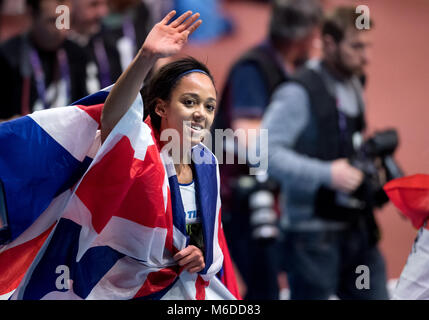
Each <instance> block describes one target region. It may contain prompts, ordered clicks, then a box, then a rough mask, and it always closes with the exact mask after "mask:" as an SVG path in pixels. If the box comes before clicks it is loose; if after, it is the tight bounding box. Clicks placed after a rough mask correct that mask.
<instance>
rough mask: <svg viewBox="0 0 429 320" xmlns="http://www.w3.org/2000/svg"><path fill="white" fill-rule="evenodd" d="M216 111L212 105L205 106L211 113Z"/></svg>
mask: <svg viewBox="0 0 429 320" xmlns="http://www.w3.org/2000/svg"><path fill="white" fill-rule="evenodd" d="M215 109H216V107H215V106H213V105H211V104H208V105H207V110H209V111H210V112H211V111H214V110H215Z"/></svg>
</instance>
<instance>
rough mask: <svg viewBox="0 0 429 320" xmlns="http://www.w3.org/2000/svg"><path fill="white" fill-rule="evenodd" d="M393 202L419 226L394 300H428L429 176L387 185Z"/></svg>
mask: <svg viewBox="0 0 429 320" xmlns="http://www.w3.org/2000/svg"><path fill="white" fill-rule="evenodd" d="M384 190H385V191H386V194H387V195H388V197H389V198H390V200H391V201H392V202H393V203H394V205H395V206H396V207H397V208H398V209H399V210H400V211H401V212H402V213H403V214H404V215H405V216H406V217H408V218H409V219H410V221H411V223H412V224H413V226H414V227H415V228H418V229H419V232H418V235H417V237H416V239H415V241H414V244H413V247H412V250H411V252H410V255H409V256H408V259H407V263H406V265H405V267H404V269H403V270H402V273H401V276H400V278H399V281H398V284H397V286H396V288H395V291H394V295H393V299H398V300H414V299H416V300H423V299H424V300H429V268H428V264H429V230H428V229H429V225H428V218H429V175H425V174H416V175H412V176H408V177H403V178H399V179H395V180H392V181H390V182H388V183H387V184H386V185H385V186H384Z"/></svg>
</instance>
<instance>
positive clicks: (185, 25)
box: [177, 12, 200, 32]
mask: <svg viewBox="0 0 429 320" xmlns="http://www.w3.org/2000/svg"><path fill="white" fill-rule="evenodd" d="M199 17H200V14H199V13H198V12H197V13H195V14H193V15H192V17H190V18H189V19H188V20H186V21H185V22H184V23H182V24H181V25H180V26H178V27H177V31H179V32H182V31H185V30H186V29H188V27H189V26H191V25H192V24H193V23H194V22H195V21H197V19H198V18H199Z"/></svg>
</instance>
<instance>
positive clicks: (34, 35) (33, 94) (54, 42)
mask: <svg viewBox="0 0 429 320" xmlns="http://www.w3.org/2000/svg"><path fill="white" fill-rule="evenodd" d="M27 4H28V7H29V9H30V10H31V16H32V26H31V28H30V30H29V31H28V32H26V33H24V34H20V35H18V36H16V37H13V38H11V39H9V40H8V41H6V42H5V43H3V44H2V45H1V47H0V70H2V77H1V80H0V82H1V83H0V90H1V93H0V94H1V97H2V104H1V108H0V119H2V120H6V119H10V118H13V117H18V116H20V115H25V114H28V113H31V112H33V111H36V110H40V109H46V108H51V107H56V106H65V105H67V104H69V103H70V102H71V101H72V100H74V99H78V98H80V97H82V95H83V94H84V88H83V87H82V86H81V78H82V75H81V74H79V73H78V71H75V70H73V69H71V68H70V65H69V59H70V55H69V54H68V53H66V51H65V50H64V48H62V45H63V44H64V42H65V37H66V33H67V30H66V29H57V27H56V24H55V23H56V19H57V16H58V15H57V14H56V12H55V9H56V7H57V6H58V5H69V2H68V1H65V0H41V1H37V0H28V1H27Z"/></svg>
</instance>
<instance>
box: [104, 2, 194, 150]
mask: <svg viewBox="0 0 429 320" xmlns="http://www.w3.org/2000/svg"><path fill="white" fill-rule="evenodd" d="M175 14H176V12H175V11H174V10H173V11H171V12H170V13H169V14H167V15H166V16H165V17H164V19H162V21H160V22H158V23H157V24H155V26H154V27H153V28H152V30H151V31H150V32H149V34H148V35H147V37H146V40H145V42H144V43H143V45H142V47H141V48H140V50H139V52H138V53H137V55H136V56H135V58H134V60H133V61H132V62H131V63H130V65H129V66H128V68H127V69H126V70H125V71H124V72H123V73H122V75H121V76H120V77H119V79H118V81H116V83H115V85H114V86H113V88H112V90H111V91H110V93H109V96H108V97H107V99H106V102H105V104H104V107H103V112H102V114H101V142H102V143H103V142H104V140H106V138H107V136H108V135H109V133H110V132H111V131H112V129H113V128H114V127H115V125H116V124H117V123H118V122H119V120H120V119H121V118H122V116H123V115H124V114H125V113H126V112H127V110H128V109H129V107H130V106H131V104H132V103H133V102H134V100H135V98H136V97H137V94H139V91H140V89H141V86H142V85H143V81H144V79H145V77H146V75H147V74H148V73H149V71H150V69H151V68H152V66H153V65H154V64H155V62H156V60H157V59H159V58H163V57H168V56H172V55H174V54H176V53H178V52H179V51H180V50H181V49H182V47H183V46H184V45H185V43H186V42H187V40H188V36H189V35H190V34H191V33H192V32H194V31H195V30H196V29H197V28H198V27H199V26H200V25H201V23H202V21H201V20H198V21H197V22H195V21H196V20H197V19H198V17H199V13H195V14H194V15H192V12H191V11H188V12H186V13H184V14H182V15H181V16H180V17H178V18H177V19H176V20H174V21H173V22H171V23H168V22H169V21H170V20H171V19H172V18H173V17H174V15H175ZM191 15H192V16H191ZM188 18H189V19H188ZM185 20H186V21H185ZM194 22H195V23H194Z"/></svg>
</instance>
